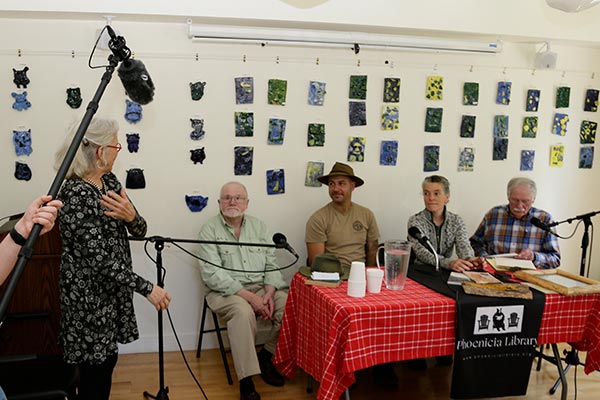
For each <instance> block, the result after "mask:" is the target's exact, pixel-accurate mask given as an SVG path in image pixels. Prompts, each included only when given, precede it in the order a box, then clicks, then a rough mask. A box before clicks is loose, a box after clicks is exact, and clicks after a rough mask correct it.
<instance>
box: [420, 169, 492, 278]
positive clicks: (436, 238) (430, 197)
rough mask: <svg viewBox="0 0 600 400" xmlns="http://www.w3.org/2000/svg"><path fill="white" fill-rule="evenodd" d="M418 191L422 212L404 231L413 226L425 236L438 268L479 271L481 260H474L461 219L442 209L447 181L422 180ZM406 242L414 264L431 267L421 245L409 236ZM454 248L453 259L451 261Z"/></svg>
mask: <svg viewBox="0 0 600 400" xmlns="http://www.w3.org/2000/svg"><path fill="white" fill-rule="evenodd" d="M422 188H423V202H424V203H425V209H424V210H422V211H421V212H419V213H417V214H415V215H413V216H412V217H410V218H409V220H408V228H409V229H410V227H413V226H415V227H417V228H419V230H420V231H421V232H422V233H423V234H424V235H426V236H427V237H429V239H430V240H431V243H432V245H433V247H434V249H435V251H436V252H437V254H438V256H439V260H440V266H441V267H442V268H446V269H451V270H452V271H457V272H463V271H468V270H471V269H479V268H481V267H482V266H483V260H482V259H480V258H476V257H474V254H475V253H474V252H473V249H472V248H471V245H470V243H469V236H468V234H467V227H466V226H465V223H464V221H463V219H462V218H461V217H460V216H459V215H457V214H454V213H452V212H450V211H448V210H447V208H446V204H447V203H448V201H450V183H449V182H448V179H446V178H444V177H443V176H440V175H431V176H428V177H427V178H425V179H424V180H423V184H422ZM409 240H410V241H411V242H413V251H414V253H415V255H416V258H417V262H420V263H423V264H431V265H435V257H434V256H433V254H431V253H430V252H429V250H428V249H427V248H426V247H425V246H423V245H422V244H420V243H419V242H417V241H416V240H415V239H414V238H412V237H409ZM455 248H456V255H457V258H454V259H453V258H452V253H453V251H454V249H455Z"/></svg>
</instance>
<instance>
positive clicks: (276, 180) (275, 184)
mask: <svg viewBox="0 0 600 400" xmlns="http://www.w3.org/2000/svg"><path fill="white" fill-rule="evenodd" d="M282 193H285V171H284V170H283V169H269V170H267V194H282Z"/></svg>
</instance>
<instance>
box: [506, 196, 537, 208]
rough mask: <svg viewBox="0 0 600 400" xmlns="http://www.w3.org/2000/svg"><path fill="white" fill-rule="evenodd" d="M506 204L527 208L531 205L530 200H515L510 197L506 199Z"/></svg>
mask: <svg viewBox="0 0 600 400" xmlns="http://www.w3.org/2000/svg"><path fill="white" fill-rule="evenodd" d="M508 202H509V203H511V204H523V205H524V206H529V205H531V203H533V200H532V199H515V198H512V197H509V198H508Z"/></svg>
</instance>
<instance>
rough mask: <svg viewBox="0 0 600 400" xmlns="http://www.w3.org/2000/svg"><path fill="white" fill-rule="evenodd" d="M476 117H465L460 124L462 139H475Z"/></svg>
mask: <svg viewBox="0 0 600 400" xmlns="http://www.w3.org/2000/svg"><path fill="white" fill-rule="evenodd" d="M475 120H476V117H475V115H463V116H462V121H461V123H460V137H462V138H472V137H475Z"/></svg>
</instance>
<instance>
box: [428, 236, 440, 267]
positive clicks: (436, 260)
mask: <svg viewBox="0 0 600 400" xmlns="http://www.w3.org/2000/svg"><path fill="white" fill-rule="evenodd" d="M427 248H428V249H429V251H430V252H431V253H433V256H434V257H435V272H440V256H438V253H437V251H435V249H434V248H433V245H432V244H431V242H430V241H429V240H428V241H427Z"/></svg>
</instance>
